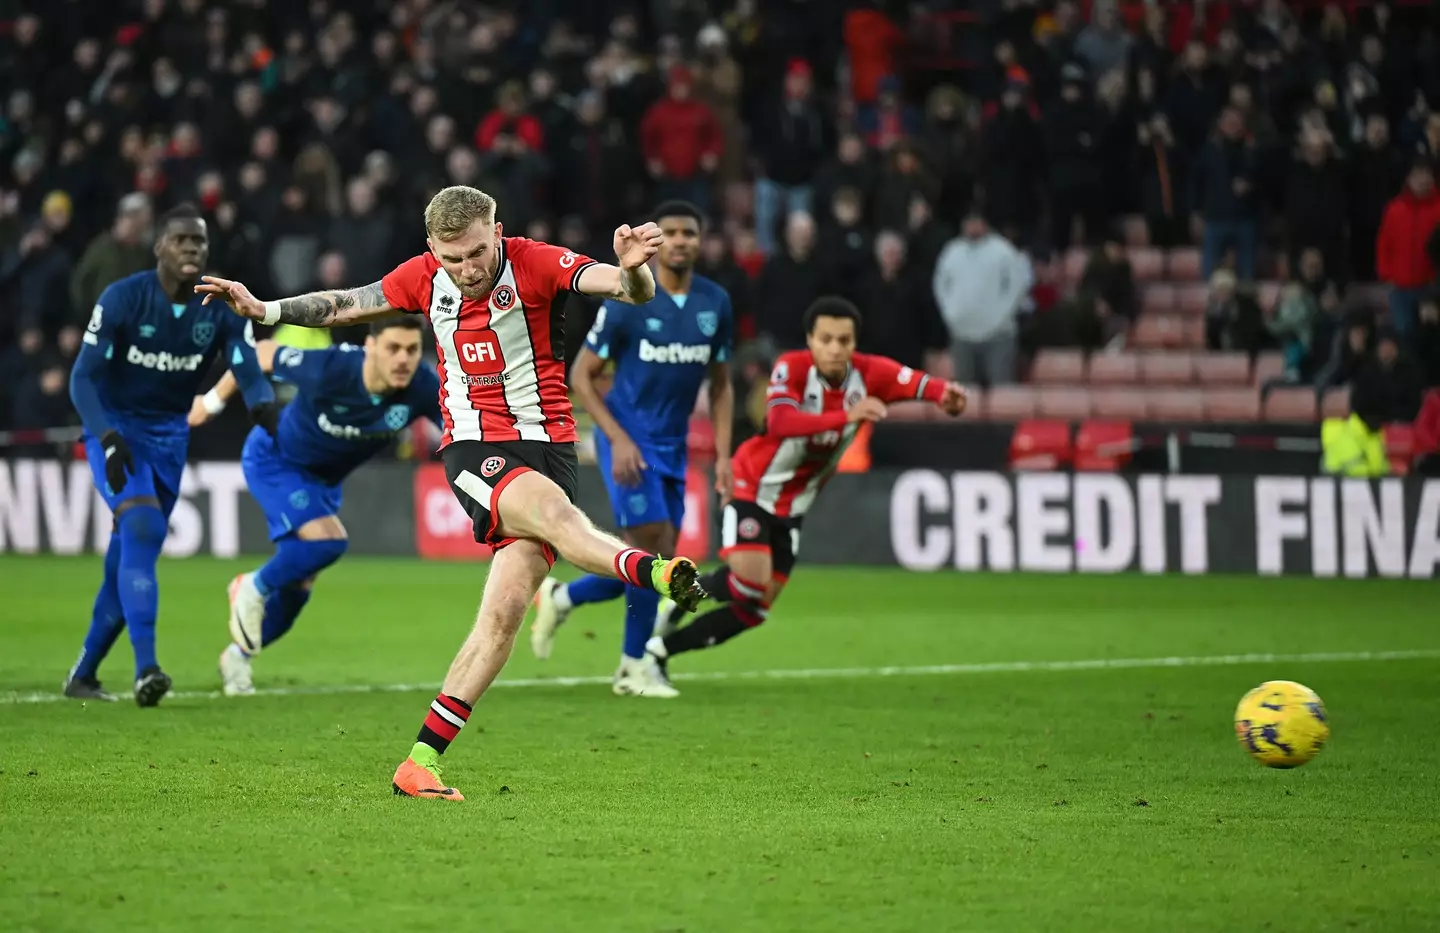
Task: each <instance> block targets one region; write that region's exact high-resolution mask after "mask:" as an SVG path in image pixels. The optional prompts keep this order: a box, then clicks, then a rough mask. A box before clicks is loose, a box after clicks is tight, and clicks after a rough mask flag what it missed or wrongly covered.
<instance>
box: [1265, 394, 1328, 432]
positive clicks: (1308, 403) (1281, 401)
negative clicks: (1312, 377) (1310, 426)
mask: <svg viewBox="0 0 1440 933" xmlns="http://www.w3.org/2000/svg"><path fill="white" fill-rule="evenodd" d="M1263 413H1264V416H1265V420H1266V421H1287V422H1297V423H1298V422H1311V421H1314V420H1315V390H1314V389H1312V388H1310V387H1309V386H1282V387H1280V388H1276V389H1272V390H1270V394H1269V395H1267V396H1266V397H1265V402H1264V405H1263Z"/></svg>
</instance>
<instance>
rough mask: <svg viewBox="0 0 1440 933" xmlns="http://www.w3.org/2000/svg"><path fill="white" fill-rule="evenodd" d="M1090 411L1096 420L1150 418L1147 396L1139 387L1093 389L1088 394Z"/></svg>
mask: <svg viewBox="0 0 1440 933" xmlns="http://www.w3.org/2000/svg"><path fill="white" fill-rule="evenodd" d="M1090 409H1091V411H1092V412H1094V414H1095V417H1096V418H1124V419H1127V420H1130V421H1143V420H1144V419H1145V418H1148V417H1149V416H1150V402H1149V394H1148V393H1147V392H1146V390H1145V389H1144V388H1143V387H1141V386H1134V387H1132V388H1124V389H1122V388H1118V387H1117V388H1113V389H1095V390H1094V391H1092V392H1091V393H1090Z"/></svg>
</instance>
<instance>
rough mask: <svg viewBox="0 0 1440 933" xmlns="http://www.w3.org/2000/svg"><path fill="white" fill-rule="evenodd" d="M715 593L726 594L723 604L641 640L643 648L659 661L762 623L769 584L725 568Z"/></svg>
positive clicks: (720, 641) (767, 609)
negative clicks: (644, 640)
mask: <svg viewBox="0 0 1440 933" xmlns="http://www.w3.org/2000/svg"><path fill="white" fill-rule="evenodd" d="M716 582H718V581H716ZM719 595H722V596H728V597H729V599H728V600H727V601H725V603H724V605H721V606H717V607H715V608H714V609H711V610H710V611H709V612H706V613H704V614H703V615H701V616H700V617H699V618H697V619H696V620H695V621H693V622H691V623H690V624H689V625H687V626H685V627H684V628H681V629H677V630H675V631H673V632H671V633H670V634H668V635H663V636H660V635H657V636H655V637H652V638H651V639H650V640H649V641H648V642H646V644H645V650H646V652H648V653H649V654H650V655H651V656H652V657H654V658H656V659H657V660H658V661H660V662H661V663H663V662H665V661H668V660H669V659H670V658H671V657H674V656H675V655H677V654H683V653H685V652H687V651H697V650H699V649H702V648H713V647H714V646H715V645H720V644H724V643H725V642H727V641H729V640H730V639H732V638H734V637H735V636H736V635H739V634H740V633H741V632H743V631H745V630H746V629H752V628H756V627H757V626H759V625H761V624H763V623H764V622H765V619H766V618H767V617H768V616H769V613H770V602H769V587H768V586H767V585H766V584H764V583H761V582H759V581H756V580H746V579H744V578H743V577H740V576H739V575H737V574H736V573H734V572H733V571H728V572H727V573H726V575H725V583H724V588H723V590H721V593H720V594H719Z"/></svg>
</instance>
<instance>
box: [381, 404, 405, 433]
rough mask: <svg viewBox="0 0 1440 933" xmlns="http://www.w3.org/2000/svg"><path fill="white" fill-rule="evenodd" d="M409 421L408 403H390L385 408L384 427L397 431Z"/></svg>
mask: <svg viewBox="0 0 1440 933" xmlns="http://www.w3.org/2000/svg"><path fill="white" fill-rule="evenodd" d="M409 423H410V406H409V405H391V406H390V407H389V408H388V409H386V410H385V427H387V428H389V429H390V430H392V431H398V430H400V429H401V428H403V427H405V425H407V424H409Z"/></svg>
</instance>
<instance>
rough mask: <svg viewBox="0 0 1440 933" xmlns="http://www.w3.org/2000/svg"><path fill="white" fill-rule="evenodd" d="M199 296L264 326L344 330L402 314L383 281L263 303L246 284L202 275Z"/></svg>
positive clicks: (198, 290) (197, 290)
mask: <svg viewBox="0 0 1440 933" xmlns="http://www.w3.org/2000/svg"><path fill="white" fill-rule="evenodd" d="M195 291H196V293H198V294H201V295H204V296H205V302H206V303H208V302H209V301H210V299H211V298H219V299H220V300H221V301H223V302H225V303H226V304H228V305H229V306H230V307H231V308H233V309H234V310H235V313H237V314H240V315H242V316H244V317H248V318H252V319H254V320H257V321H260V322H261V323H264V324H296V325H298V326H300V327H343V326H345V325H347V324H356V323H359V322H361V321H372V320H375V319H377V318H382V317H389V316H390V315H392V314H395V313H397V312H398V311H399V309H398V308H394V307H392V306H391V305H390V302H389V301H387V300H386V299H385V293H384V291H383V290H382V289H381V288H380V283H379V282H372V283H370V284H369V285H362V286H361V287H359V288H347V289H344V290H342V291H329V292H311V293H310V294H308V295H300V296H298V297H295V298H282V299H281V300H279V301H261V300H260V299H258V298H256V297H255V296H254V295H252V294H250V290H249V289H248V288H246V287H245V286H244V285H243V284H242V283H240V282H236V281H234V280H232V279H222V278H220V277H219V276H215V275H206V276H202V277H201V279H200V284H199V285H196V286H195Z"/></svg>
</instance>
